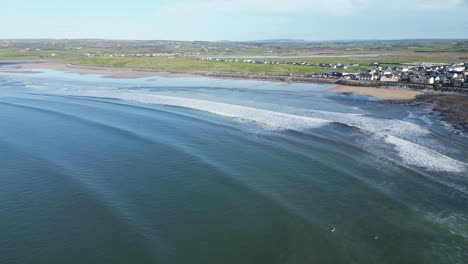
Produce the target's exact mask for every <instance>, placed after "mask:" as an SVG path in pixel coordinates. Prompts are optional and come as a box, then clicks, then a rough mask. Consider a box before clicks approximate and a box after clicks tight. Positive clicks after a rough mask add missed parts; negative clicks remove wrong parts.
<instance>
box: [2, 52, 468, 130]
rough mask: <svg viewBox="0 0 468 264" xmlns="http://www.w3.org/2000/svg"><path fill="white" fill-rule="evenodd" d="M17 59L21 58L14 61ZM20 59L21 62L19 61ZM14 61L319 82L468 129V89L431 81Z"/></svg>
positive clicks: (139, 73)
mask: <svg viewBox="0 0 468 264" xmlns="http://www.w3.org/2000/svg"><path fill="white" fill-rule="evenodd" d="M15 63H18V62H15ZM20 63H21V62H20ZM23 63H24V64H15V65H12V66H11V67H9V68H7V69H6V70H4V71H3V72H11V73H26V74H36V73H40V71H39V70H40V69H52V70H58V71H64V72H73V73H78V74H98V75H103V76H104V78H114V79H135V78H144V77H152V76H160V77H168V78H183V77H192V78H193V77H212V78H222V79H237V80H258V81H271V82H283V83H286V84H287V83H317V84H330V85H333V87H331V88H330V89H328V90H327V91H328V92H330V93H341V94H357V95H362V96H369V97H373V98H377V99H382V100H385V102H388V103H399V104H413V105H418V104H425V105H428V106H430V107H431V108H432V110H433V111H436V112H439V113H440V114H441V116H442V119H443V120H446V121H448V122H450V123H451V124H452V126H453V128H454V130H455V131H456V132H457V133H456V134H458V133H459V131H461V130H464V131H468V110H466V109H468V103H466V102H468V89H447V88H436V87H433V86H429V85H417V84H402V83H382V82H366V81H348V80H337V79H326V78H312V77H302V76H289V75H287V76H281V75H267V74H265V75H263V74H254V73H228V72H205V71H167V70H152V69H135V68H108V67H95V66H81V65H72V64H66V63H60V62H55V61H29V62H23Z"/></svg>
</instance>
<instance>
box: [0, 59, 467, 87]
mask: <svg viewBox="0 0 468 264" xmlns="http://www.w3.org/2000/svg"><path fill="white" fill-rule="evenodd" d="M5 63H9V62H5ZM11 63H14V65H11V67H10V69H14V70H30V71H34V70H36V71H37V70H39V69H52V70H59V71H64V72H74V73H79V74H99V75H104V78H115V79H134V78H144V77H151V76H160V77H169V78H180V77H213V78H226V79H239V80H258V81H272V82H285V83H316V84H332V85H342V86H349V87H351V86H352V87H373V88H378V89H382V88H383V89H387V88H389V89H393V90H396V89H398V90H417V91H425V90H428V91H438V92H439V91H440V92H455V93H460V94H466V95H468V89H464V88H455V87H435V86H433V85H429V84H416V83H401V82H381V81H357V80H344V79H334V78H318V77H307V76H301V75H286V74H285V75H280V74H261V73H243V72H211V71H177V70H156V69H145V68H112V67H100V66H87V65H75V64H69V63H64V62H57V61H15V62H11Z"/></svg>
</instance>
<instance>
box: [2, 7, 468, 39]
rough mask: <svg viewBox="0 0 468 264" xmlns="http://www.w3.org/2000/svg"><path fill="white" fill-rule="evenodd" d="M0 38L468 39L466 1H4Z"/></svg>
mask: <svg viewBox="0 0 468 264" xmlns="http://www.w3.org/2000/svg"><path fill="white" fill-rule="evenodd" d="M1 2H2V3H1V4H0V12H1V15H0V39H18V38H100V39H145V40H150V39H151V40H206V41H217V40H239V41H243V40H266V39H304V40H311V41H318V40H358V39H417V38H418V39H419V38H457V39H460V38H468V0H443V1H441V0H387V1H382V0H281V1H280V0H237V1H227V0H133V1H128V0H126V1H123V0H79V1H78V0H75V1H72V0H70V1H63V0H42V1H41V0H14V1H10V0H1Z"/></svg>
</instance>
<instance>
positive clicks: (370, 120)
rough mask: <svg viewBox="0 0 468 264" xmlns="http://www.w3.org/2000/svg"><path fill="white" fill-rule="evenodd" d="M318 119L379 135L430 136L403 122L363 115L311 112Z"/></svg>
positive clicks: (417, 127)
mask: <svg viewBox="0 0 468 264" xmlns="http://www.w3.org/2000/svg"><path fill="white" fill-rule="evenodd" d="M310 112H311V113H313V114H314V115H315V116H316V117H320V118H326V119H328V120H331V121H334V122H339V123H343V124H346V125H349V126H354V127H357V128H359V129H361V130H363V131H367V132H371V133H374V134H379V135H381V136H383V135H386V134H390V135H393V136H399V137H415V136H423V135H426V134H429V130H427V129H425V128H423V127H421V126H419V125H416V124H413V123H410V122H406V121H402V120H395V119H387V118H376V117H372V116H368V115H362V114H350V113H337V112H326V111H317V110H312V111H310Z"/></svg>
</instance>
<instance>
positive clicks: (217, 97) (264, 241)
mask: <svg viewBox="0 0 468 264" xmlns="http://www.w3.org/2000/svg"><path fill="white" fill-rule="evenodd" d="M3 67H5V65H4V66H3ZM328 88H329V86H326V85H313V84H291V85H284V84H281V83H271V82H257V81H241V80H224V79H208V78H164V77H150V78H141V79H130V80H129V79H109V78H103V77H102V76H97V75H79V74H74V73H64V72H58V71H52V70H43V72H42V73H40V74H21V73H7V72H0V263H2V264H3V263H8V264H9V263H47V264H53V263H90V264H92V263H99V264H102V263H178V264H179V263H204V264H209V263H216V264H218V263H224V264H227V263H242V264H249V263H252V264H262V263H265V264H275V263H278V264H280V263H287V264H292V263H320V264H322V263H379V264H382V263H438V264H440V263H460V264H463V263H468V262H467V261H468V137H467V136H465V135H458V136H457V135H454V134H453V133H452V131H451V128H450V126H449V125H448V124H446V123H444V122H442V121H440V119H439V118H438V116H437V114H436V115H427V113H428V112H429V111H430V110H429V109H427V108H426V107H424V106H403V105H393V104H385V103H382V102H380V101H379V100H376V99H370V98H367V97H362V96H347V95H338V94H332V93H328V92H326V90H327V89H328Z"/></svg>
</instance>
